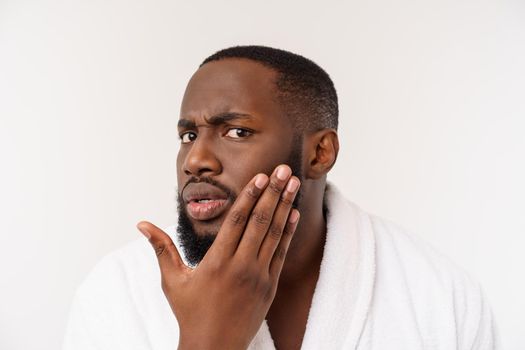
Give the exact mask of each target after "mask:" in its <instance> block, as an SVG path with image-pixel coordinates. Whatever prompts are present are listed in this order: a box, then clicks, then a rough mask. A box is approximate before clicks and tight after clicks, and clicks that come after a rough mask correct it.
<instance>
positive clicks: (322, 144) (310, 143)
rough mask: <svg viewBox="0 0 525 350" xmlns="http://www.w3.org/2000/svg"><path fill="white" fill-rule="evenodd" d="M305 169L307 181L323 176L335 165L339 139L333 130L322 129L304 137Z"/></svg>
mask: <svg viewBox="0 0 525 350" xmlns="http://www.w3.org/2000/svg"><path fill="white" fill-rule="evenodd" d="M305 141H306V144H305V150H306V154H305V159H307V160H308V163H307V164H306V166H307V168H306V169H305V176H306V178H307V179H314V180H316V179H319V178H321V177H323V176H325V175H326V174H327V173H328V172H329V171H330V169H332V167H333V166H334V164H335V161H336V159H337V154H338V153H339V138H338V136H337V131H335V130H334V129H322V130H319V131H316V132H315V133H313V134H310V135H308V136H307V137H306V140H305Z"/></svg>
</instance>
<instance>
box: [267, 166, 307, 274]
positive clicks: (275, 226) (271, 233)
mask: <svg viewBox="0 0 525 350" xmlns="http://www.w3.org/2000/svg"><path fill="white" fill-rule="evenodd" d="M300 185H301V183H300V181H299V179H298V178H297V177H295V176H292V178H291V179H290V180H289V181H288V184H287V185H286V189H285V190H284V192H283V194H282V195H281V198H280V201H279V204H278V205H277V209H276V210H275V215H274V217H273V220H272V223H271V225H270V228H269V229H268V232H267V233H266V237H264V239H263V242H262V245H261V249H260V250H259V256H258V258H259V261H260V262H261V263H262V264H263V265H265V266H266V268H269V266H270V263H271V261H272V258H273V255H274V253H275V249H277V246H278V244H279V242H280V241H281V238H282V235H283V231H284V229H285V225H286V222H287V221H288V217H289V215H290V209H292V204H293V201H294V199H295V196H296V194H297V191H298V190H299V186H300Z"/></svg>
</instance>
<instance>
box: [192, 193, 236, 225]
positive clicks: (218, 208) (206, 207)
mask: <svg viewBox="0 0 525 350" xmlns="http://www.w3.org/2000/svg"><path fill="white" fill-rule="evenodd" d="M227 202H228V201H227V200H226V199H211V198H201V199H194V200H191V201H189V202H188V204H187V205H186V209H187V212H188V215H189V216H190V217H192V218H193V219H195V220H203V221H205V220H211V219H214V218H216V217H218V216H220V215H221V214H222V213H223V212H224V210H225V209H226V203H227Z"/></svg>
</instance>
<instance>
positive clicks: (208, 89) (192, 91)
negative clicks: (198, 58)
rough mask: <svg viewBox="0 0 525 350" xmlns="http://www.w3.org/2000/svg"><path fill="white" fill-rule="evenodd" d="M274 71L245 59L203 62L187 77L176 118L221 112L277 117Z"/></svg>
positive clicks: (277, 104) (279, 113)
mask: <svg viewBox="0 0 525 350" xmlns="http://www.w3.org/2000/svg"><path fill="white" fill-rule="evenodd" d="M276 79H277V72H275V71H274V70H273V69H271V68H268V67H266V66H264V65H262V64H260V63H257V62H255V61H252V60H248V59H236V58H235V59H233V58H228V59H223V60H220V61H213V62H209V63H206V64H205V65H204V66H202V67H201V68H199V70H197V72H195V74H194V75H193V76H192V77H191V79H190V81H189V83H188V86H187V87H186V91H185V93H184V97H183V100H182V105H181V111H180V112H181V113H180V117H181V118H184V119H195V118H199V117H208V116H211V115H217V114H221V113H225V112H239V113H247V114H250V115H253V116H255V117H257V118H264V119H268V118H270V119H273V118H281V116H282V110H281V106H280V104H279V102H278V100H277V95H276V86H275V81H276Z"/></svg>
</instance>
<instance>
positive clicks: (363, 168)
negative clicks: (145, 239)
mask: <svg viewBox="0 0 525 350" xmlns="http://www.w3.org/2000/svg"><path fill="white" fill-rule="evenodd" d="M190 3H191V2H189V1H141V0H133V1H124V0H120V1H100V0H98V1H83V2H81V1H52V0H46V1H34V2H32V1H24V0H17V1H5V0H0V117H1V119H0V127H1V128H0V157H1V158H0V161H1V172H0V177H1V178H0V220H1V225H2V227H1V231H0V232H1V235H0V348H1V349H6V350H22V349H23V350H28V349H58V348H59V347H60V343H61V339H62V334H63V331H64V327H65V324H66V320H67V314H68V310H69V307H70V302H71V299H72V296H73V293H74V290H75V288H76V287H77V286H78V284H79V283H80V282H81V281H82V280H83V278H84V277H85V275H86V273H87V272H88V271H89V269H90V268H91V267H92V266H93V265H94V264H95V263H96V262H97V261H98V260H99V259H100V258H101V257H102V256H103V255H105V254H107V253H108V252H109V251H111V250H113V249H115V248H116V247H119V246H121V245H122V244H123V243H125V242H127V241H130V240H133V239H136V238H139V237H140V235H139V233H138V231H136V229H135V224H136V223H137V222H138V221H139V220H141V219H148V220H151V221H153V222H154V223H156V224H158V225H160V226H167V225H170V224H172V223H173V213H174V211H175V201H174V195H175V184H176V173H175V157H176V153H177V147H178V138H177V135H176V120H177V118H178V108H179V103H180V99H181V96H182V93H183V90H184V88H185V84H186V82H187V80H188V78H189V77H190V76H191V74H192V73H193V72H194V70H195V69H196V68H197V66H198V64H199V63H200V61H201V60H203V59H204V58H205V57H206V56H208V55H209V54H211V53H213V52H214V51H216V50H218V49H221V48H224V47H227V46H231V45H236V44H265V45H270V46H276V47H280V48H284V49H287V50H290V51H294V52H297V53H300V54H303V55H304V56H306V57H309V58H311V59H313V60H314V61H316V62H317V63H318V64H320V65H321V66H322V67H324V68H325V69H326V70H327V71H328V72H329V74H330V75H331V76H332V78H333V80H334V82H335V85H336V88H337V90H338V93H339V99H340V111H341V113H340V124H341V127H340V138H341V146H342V147H341V153H340V157H339V159H338V164H337V166H336V167H335V169H334V170H333V173H332V174H331V180H332V181H334V182H336V183H337V184H338V185H339V187H340V188H342V189H343V190H344V192H345V193H346V194H347V196H348V197H349V198H350V199H351V200H352V201H354V202H356V203H358V204H360V205H361V206H362V207H363V208H365V209H366V210H369V211H371V212H373V213H376V214H378V215H380V216H383V217H386V218H389V219H391V220H394V221H396V222H398V223H400V224H401V225H403V226H405V227H407V228H408V229H410V230H412V231H414V232H417V233H418V234H419V235H421V236H423V237H424V238H425V239H426V240H428V241H430V242H431V243H432V244H433V245H434V246H436V247H437V248H438V249H439V250H441V251H442V252H444V253H445V254H446V255H448V256H450V257H451V258H452V259H453V260H455V261H456V262H457V263H458V264H460V265H462V266H463V267H465V268H466V269H467V270H468V271H470V272H471V273H472V274H473V275H474V276H475V277H476V278H477V279H478V280H480V281H481V283H482V285H483V286H484V288H485V291H486V293H487V295H488V297H489V300H490V301H491V304H492V306H493V311H494V313H495V315H496V318H497V321H498V324H499V328H500V334H501V338H502V340H503V343H504V345H505V347H506V348H507V349H523V348H524V347H525V335H524V333H523V327H524V324H525V316H524V314H525V302H524V297H523V296H524V295H525V282H524V277H523V276H524V275H525V273H524V270H525V257H524V254H523V250H524V247H525V239H524V235H525V215H524V214H523V210H524V209H525V205H524V197H525V185H524V179H525V165H524V163H525V161H524V159H525V156H524V153H525V138H524V137H523V136H524V134H525V121H524V118H525V5H524V3H523V2H519V1H504V0H501V1H496V0H459V1H448V0H431V1H415V0H413V1H411V0H399V1H395V2H394V1H387V0H372V1H352V2H342V1H341V2H339V1H332V2H326V1H325V2H323V3H322V4H321V3H311V4H310V3H307V2H304V1H300V2H299V1H297V2H291V1H288V2H286V1H275V2H273V1H265V2H262V1H261V2H258V3H257V4H254V3H250V2H248V1H237V2H225V3H223V4H219V2H211V1H209V2H195V4H191V5H190Z"/></svg>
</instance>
